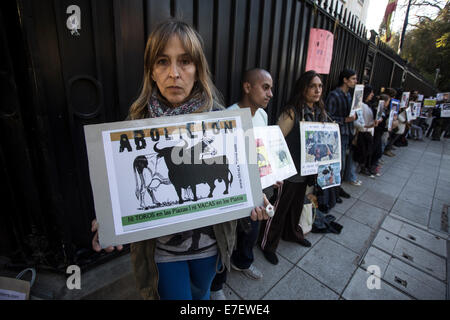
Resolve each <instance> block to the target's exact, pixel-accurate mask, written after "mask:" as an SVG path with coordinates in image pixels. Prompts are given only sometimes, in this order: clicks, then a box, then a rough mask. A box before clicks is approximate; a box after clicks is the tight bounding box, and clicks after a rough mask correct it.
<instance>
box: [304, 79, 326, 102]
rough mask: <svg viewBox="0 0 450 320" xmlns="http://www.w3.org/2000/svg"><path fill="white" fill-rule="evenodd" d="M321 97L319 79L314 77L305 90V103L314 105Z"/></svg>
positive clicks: (320, 82)
mask: <svg viewBox="0 0 450 320" xmlns="http://www.w3.org/2000/svg"><path fill="white" fill-rule="evenodd" d="M321 95H322V81H321V80H320V78H319V77H317V76H316V77H314V78H313V79H312V80H311V82H310V83H309V85H308V87H307V88H306V94H305V100H306V103H315V102H318V101H319V100H320V96H321Z"/></svg>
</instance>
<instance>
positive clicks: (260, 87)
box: [228, 68, 273, 127]
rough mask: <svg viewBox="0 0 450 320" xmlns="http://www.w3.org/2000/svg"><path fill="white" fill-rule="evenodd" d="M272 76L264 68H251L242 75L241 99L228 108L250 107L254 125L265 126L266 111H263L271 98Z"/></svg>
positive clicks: (266, 122)
mask: <svg viewBox="0 0 450 320" xmlns="http://www.w3.org/2000/svg"><path fill="white" fill-rule="evenodd" d="M272 85H273V82H272V77H271V75H270V73H269V72H268V71H266V70H264V69H258V68H256V69H251V70H248V71H246V72H245V73H244V76H243V77H242V99H241V101H239V102H238V103H235V104H233V105H232V106H230V107H229V108H228V109H229V110H236V109H239V108H250V110H251V112H252V121H253V126H254V127H263V126H267V124H268V121H267V113H266V112H265V111H264V109H265V108H267V105H268V104H269V101H270V99H272V97H273V94H272Z"/></svg>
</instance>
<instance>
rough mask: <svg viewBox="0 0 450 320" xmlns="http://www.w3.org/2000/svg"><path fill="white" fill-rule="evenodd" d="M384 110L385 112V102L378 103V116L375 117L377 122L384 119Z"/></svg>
mask: <svg viewBox="0 0 450 320" xmlns="http://www.w3.org/2000/svg"><path fill="white" fill-rule="evenodd" d="M383 110H384V100H380V101H378V108H377V115H376V117H375V120H378V121H380V120H382V119H383Z"/></svg>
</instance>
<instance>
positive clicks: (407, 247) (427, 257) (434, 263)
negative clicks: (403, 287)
mask: <svg viewBox="0 0 450 320" xmlns="http://www.w3.org/2000/svg"><path fill="white" fill-rule="evenodd" d="M393 255H394V256H396V257H397V258H399V259H400V260H402V261H404V262H406V263H408V264H410V265H412V266H414V267H416V268H418V269H420V270H422V271H424V272H427V273H429V274H432V275H433V276H435V277H437V278H438V279H441V280H442V281H445V279H446V278H447V272H446V268H447V263H446V260H445V259H443V258H441V257H439V256H437V255H435V254H433V253H431V252H430V251H427V250H425V249H422V248H420V247H418V246H416V245H414V244H412V243H410V242H408V241H406V240H404V239H401V238H400V239H398V241H397V244H396V245H395V248H394V251H393Z"/></svg>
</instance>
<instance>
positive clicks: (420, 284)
mask: <svg viewBox="0 0 450 320" xmlns="http://www.w3.org/2000/svg"><path fill="white" fill-rule="evenodd" d="M383 279H384V280H386V281H387V282H389V283H390V284H392V285H393V286H395V287H397V288H399V289H400V290H402V291H404V292H406V293H408V294H409V295H411V296H413V297H414V298H416V299H421V300H444V299H445V290H446V288H445V284H444V283H442V282H440V281H439V280H436V279H435V278H433V277H431V276H429V275H427V274H425V273H424V272H421V271H419V270H417V269H415V268H413V267H411V266H409V265H408V264H406V263H404V262H402V261H400V260H398V259H392V260H391V262H390V264H389V266H388V268H387V270H386V273H385V275H384V277H383Z"/></svg>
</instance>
